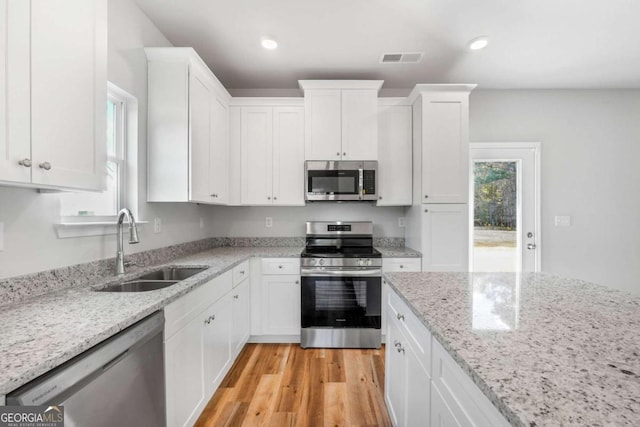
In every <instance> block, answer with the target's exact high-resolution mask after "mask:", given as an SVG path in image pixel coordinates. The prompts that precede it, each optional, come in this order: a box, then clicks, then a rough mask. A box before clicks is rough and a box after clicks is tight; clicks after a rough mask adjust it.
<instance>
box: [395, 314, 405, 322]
mask: <svg viewBox="0 0 640 427" xmlns="http://www.w3.org/2000/svg"><path fill="white" fill-rule="evenodd" d="M396 319H398V320H403V321H404V314H400V313H398V314H397V315H396Z"/></svg>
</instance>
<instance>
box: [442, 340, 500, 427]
mask: <svg viewBox="0 0 640 427" xmlns="http://www.w3.org/2000/svg"><path fill="white" fill-rule="evenodd" d="M432 351H433V354H432V360H431V363H432V376H431V378H432V385H433V387H434V388H435V389H436V390H437V391H438V393H439V395H440V397H441V398H442V401H443V402H444V403H445V404H446V407H448V409H449V410H450V412H451V415H452V416H453V417H454V418H455V420H456V421H457V423H458V424H459V425H461V426H496V427H502V426H504V427H506V426H508V425H509V423H508V422H507V420H506V419H505V418H504V417H503V416H502V415H501V414H500V412H498V409H497V408H496V407H495V406H494V405H493V404H492V403H491V402H490V401H489V399H488V398H487V396H485V395H484V394H483V393H482V392H481V391H480V389H479V388H478V386H477V385H476V384H475V383H474V382H473V381H472V380H471V378H470V377H469V375H467V374H466V373H465V372H464V371H463V370H462V368H461V367H460V366H459V365H458V364H457V363H456V362H455V361H454V360H453V358H452V357H451V355H449V353H448V352H447V351H446V350H445V349H444V347H442V345H441V344H440V343H439V342H437V341H436V340H435V339H434V340H433V346H432ZM433 394H435V393H433Z"/></svg>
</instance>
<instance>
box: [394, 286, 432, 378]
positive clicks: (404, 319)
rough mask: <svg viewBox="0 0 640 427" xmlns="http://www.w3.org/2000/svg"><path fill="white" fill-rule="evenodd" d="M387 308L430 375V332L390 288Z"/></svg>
mask: <svg viewBox="0 0 640 427" xmlns="http://www.w3.org/2000/svg"><path fill="white" fill-rule="evenodd" d="M387 310H388V311H389V314H388V315H389V316H391V317H392V318H393V319H396V320H397V321H398V323H399V325H400V326H399V327H400V330H401V331H402V332H403V333H404V334H405V336H406V337H407V338H409V339H410V340H411V346H412V347H413V348H414V350H415V352H416V356H417V358H418V360H419V362H420V364H422V366H423V367H424V369H425V370H426V371H427V373H428V374H429V375H431V365H430V361H431V333H430V332H429V330H428V329H427V327H426V326H424V324H423V323H422V322H421V321H420V320H419V319H418V318H417V317H416V315H415V314H413V312H412V311H411V310H410V309H409V307H407V305H406V304H405V302H404V301H402V300H401V299H400V297H399V296H398V295H397V294H396V293H395V292H394V291H393V290H391V289H389V292H388V306H387Z"/></svg>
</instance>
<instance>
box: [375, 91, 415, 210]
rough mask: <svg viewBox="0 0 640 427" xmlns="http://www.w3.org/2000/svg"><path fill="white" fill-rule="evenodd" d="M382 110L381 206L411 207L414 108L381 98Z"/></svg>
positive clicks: (380, 122) (379, 187) (379, 113)
mask: <svg viewBox="0 0 640 427" xmlns="http://www.w3.org/2000/svg"><path fill="white" fill-rule="evenodd" d="M379 103H380V106H379V107H378V194H379V196H378V203H377V205H378V206H408V205H411V189H412V185H411V180H412V173H411V143H412V134H411V106H410V105H397V104H398V102H397V101H394V100H393V99H385V98H381V99H380V100H379Z"/></svg>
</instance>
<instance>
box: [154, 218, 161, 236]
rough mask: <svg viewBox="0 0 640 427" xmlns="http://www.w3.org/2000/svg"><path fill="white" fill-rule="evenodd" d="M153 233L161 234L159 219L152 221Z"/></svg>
mask: <svg viewBox="0 0 640 427" xmlns="http://www.w3.org/2000/svg"><path fill="white" fill-rule="evenodd" d="M153 232H154V233H162V220H161V219H160V218H154V219H153Z"/></svg>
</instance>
